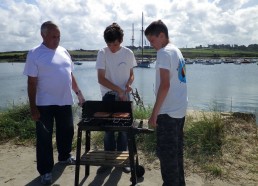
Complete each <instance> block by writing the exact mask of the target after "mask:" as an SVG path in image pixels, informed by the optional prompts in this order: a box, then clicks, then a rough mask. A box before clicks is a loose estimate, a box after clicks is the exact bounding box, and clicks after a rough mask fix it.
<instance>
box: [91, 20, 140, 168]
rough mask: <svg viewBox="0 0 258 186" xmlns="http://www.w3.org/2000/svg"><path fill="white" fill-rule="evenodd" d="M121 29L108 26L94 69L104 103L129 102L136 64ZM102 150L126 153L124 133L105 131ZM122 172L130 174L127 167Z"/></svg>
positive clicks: (116, 26) (125, 136)
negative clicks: (126, 45) (116, 133)
mask: <svg viewBox="0 0 258 186" xmlns="http://www.w3.org/2000/svg"><path fill="white" fill-rule="evenodd" d="M123 36H124V33H123V30H122V29H121V27H120V26H119V25H118V24H117V23H113V24H111V25H109V26H108V27H107V28H106V29H105V31H104V39H105V42H106V44H107V47H105V48H103V49H101V50H99V52H98V56H97V61H96V69H97V71H98V82H99V84H100V90H101V94H102V100H103V101H117V100H120V101H128V100H129V92H130V91H131V90H132V89H131V84H132V83H133V80H134V74H133V67H134V66H136V61H135V57H134V54H133V52H132V51H131V50H130V49H128V48H126V47H124V46H121V43H122V42H123ZM104 150H105V151H115V150H117V151H126V150H127V133H126V132H118V135H117V139H115V135H114V132H113V131H107V132H105V136H104ZM110 168H111V167H106V166H102V167H100V168H99V169H98V171H97V173H102V172H104V171H106V170H108V169H110ZM123 171H124V172H126V173H128V172H130V168H129V167H124V168H123Z"/></svg>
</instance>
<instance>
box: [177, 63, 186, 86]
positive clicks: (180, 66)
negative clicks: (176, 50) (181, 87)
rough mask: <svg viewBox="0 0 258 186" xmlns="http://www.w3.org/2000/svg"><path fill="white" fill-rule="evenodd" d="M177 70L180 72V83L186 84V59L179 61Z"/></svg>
mask: <svg viewBox="0 0 258 186" xmlns="http://www.w3.org/2000/svg"><path fill="white" fill-rule="evenodd" d="M177 70H178V79H179V81H180V82H183V83H186V69H185V60H184V59H179V63H178V68H177Z"/></svg>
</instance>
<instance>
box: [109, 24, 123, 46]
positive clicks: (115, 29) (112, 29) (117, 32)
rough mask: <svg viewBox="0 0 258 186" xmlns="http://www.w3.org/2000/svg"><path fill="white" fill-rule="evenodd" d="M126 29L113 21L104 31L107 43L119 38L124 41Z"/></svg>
mask: <svg viewBox="0 0 258 186" xmlns="http://www.w3.org/2000/svg"><path fill="white" fill-rule="evenodd" d="M123 37H124V31H123V30H122V28H121V27H120V26H119V25H118V24H117V23H113V24H111V25H109V26H108V27H107V28H106V29H105V31H104V39H105V42H106V43H112V42H115V41H116V40H118V41H119V42H122V41H123Z"/></svg>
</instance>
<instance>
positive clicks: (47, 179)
mask: <svg viewBox="0 0 258 186" xmlns="http://www.w3.org/2000/svg"><path fill="white" fill-rule="evenodd" d="M41 183H42V184H43V185H49V184H51V183H52V173H51V172H50V173H46V174H43V175H41Z"/></svg>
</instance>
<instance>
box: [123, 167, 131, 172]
mask: <svg viewBox="0 0 258 186" xmlns="http://www.w3.org/2000/svg"><path fill="white" fill-rule="evenodd" d="M123 172H124V173H129V172H131V168H130V167H123Z"/></svg>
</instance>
